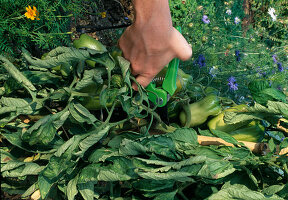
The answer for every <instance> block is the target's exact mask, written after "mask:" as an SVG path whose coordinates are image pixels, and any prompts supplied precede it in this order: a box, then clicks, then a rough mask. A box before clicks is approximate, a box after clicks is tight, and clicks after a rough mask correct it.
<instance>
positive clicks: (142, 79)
mask: <svg viewBox="0 0 288 200" xmlns="http://www.w3.org/2000/svg"><path fill="white" fill-rule="evenodd" d="M153 78H154V77H147V76H143V75H138V76H137V77H136V81H137V82H138V83H139V84H140V85H142V86H143V87H144V88H146V87H147V86H148V85H149V83H150V82H151V81H152V80H153ZM136 86H137V85H136Z"/></svg>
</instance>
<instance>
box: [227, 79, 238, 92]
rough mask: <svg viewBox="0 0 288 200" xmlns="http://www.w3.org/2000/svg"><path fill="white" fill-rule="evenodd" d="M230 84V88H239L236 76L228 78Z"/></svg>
mask: <svg viewBox="0 0 288 200" xmlns="http://www.w3.org/2000/svg"><path fill="white" fill-rule="evenodd" d="M228 86H229V89H230V90H233V91H235V90H238V84H237V83H236V79H235V77H233V76H230V78H229V79H228Z"/></svg>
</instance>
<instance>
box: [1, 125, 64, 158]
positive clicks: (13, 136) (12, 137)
mask: <svg viewBox="0 0 288 200" xmlns="http://www.w3.org/2000/svg"><path fill="white" fill-rule="evenodd" d="M2 135H3V136H4V137H5V138H6V139H7V140H8V141H9V142H10V143H11V144H13V145H14V146H16V147H19V148H20V149H23V150H25V151H27V152H32V153H40V152H41V153H54V152H55V151H56V149H58V148H59V147H60V146H61V145H62V144H63V143H64V142H63V140H62V139H61V138H57V139H54V140H53V141H52V143H50V144H49V145H47V146H43V145H39V146H38V145H34V146H33V147H31V146H30V145H29V144H28V143H26V142H24V141H23V140H22V138H21V135H22V133H21V130H19V131H18V132H14V133H7V134H2Z"/></svg>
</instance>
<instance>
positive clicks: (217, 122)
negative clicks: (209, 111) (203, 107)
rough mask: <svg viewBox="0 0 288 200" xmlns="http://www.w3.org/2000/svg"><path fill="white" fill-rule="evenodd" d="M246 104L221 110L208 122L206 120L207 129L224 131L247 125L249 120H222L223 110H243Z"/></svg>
mask: <svg viewBox="0 0 288 200" xmlns="http://www.w3.org/2000/svg"><path fill="white" fill-rule="evenodd" d="M247 108H248V106H247V105H245V104H240V105H237V106H234V107H231V108H228V109H226V110H224V111H223V112H221V113H220V114H219V115H217V116H216V117H214V118H212V119H211V120H210V121H209V122H208V124H207V125H208V127H209V129H210V130H211V131H212V130H219V131H224V132H227V133H229V132H231V131H234V130H236V129H238V128H240V127H241V126H244V125H247V124H249V121H245V122H240V123H237V124H226V123H225V122H224V115H225V112H228V111H231V112H245V111H247Z"/></svg>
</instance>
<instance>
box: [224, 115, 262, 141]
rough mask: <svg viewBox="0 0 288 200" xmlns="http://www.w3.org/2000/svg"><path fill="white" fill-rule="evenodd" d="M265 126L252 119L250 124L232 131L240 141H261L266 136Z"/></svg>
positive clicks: (232, 134) (233, 135)
mask: <svg viewBox="0 0 288 200" xmlns="http://www.w3.org/2000/svg"><path fill="white" fill-rule="evenodd" d="M264 132H265V127H264V126H262V125H261V124H260V122H259V121H256V120H254V121H252V122H250V123H249V124H248V125H246V126H244V127H242V128H240V129H237V130H235V131H232V132H230V133H229V134H230V135H231V136H232V137H234V138H235V139H236V140H238V141H247V142H259V141H260V140H261V139H262V138H263V137H264Z"/></svg>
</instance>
